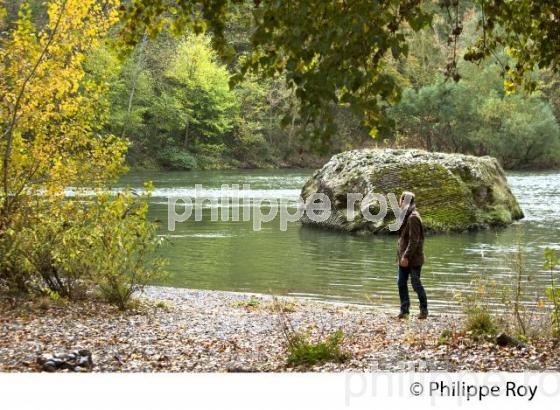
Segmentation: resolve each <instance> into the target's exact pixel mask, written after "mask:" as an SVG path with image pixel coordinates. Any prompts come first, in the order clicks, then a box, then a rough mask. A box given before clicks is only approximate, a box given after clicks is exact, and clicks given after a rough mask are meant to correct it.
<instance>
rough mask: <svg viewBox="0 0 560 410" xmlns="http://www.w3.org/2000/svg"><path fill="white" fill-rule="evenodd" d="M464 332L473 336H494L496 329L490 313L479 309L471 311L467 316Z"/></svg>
mask: <svg viewBox="0 0 560 410" xmlns="http://www.w3.org/2000/svg"><path fill="white" fill-rule="evenodd" d="M465 330H467V331H468V332H471V333H472V334H473V335H475V336H482V335H495V334H496V332H497V327H496V325H495V323H494V318H493V317H492V316H491V315H490V313H488V312H486V311H483V310H480V309H473V310H471V311H470V312H468V314H467V319H466V323H465Z"/></svg>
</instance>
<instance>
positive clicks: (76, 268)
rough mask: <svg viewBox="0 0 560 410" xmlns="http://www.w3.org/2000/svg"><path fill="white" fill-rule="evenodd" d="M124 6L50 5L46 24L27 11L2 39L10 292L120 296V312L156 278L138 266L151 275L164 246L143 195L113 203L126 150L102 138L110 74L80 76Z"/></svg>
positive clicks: (80, 1) (2, 257) (0, 121)
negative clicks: (93, 289)
mask: <svg viewBox="0 0 560 410" xmlns="http://www.w3.org/2000/svg"><path fill="white" fill-rule="evenodd" d="M117 6H118V0H105V1H99V0H51V1H49V2H47V3H46V4H45V7H46V13H47V16H46V18H44V19H35V18H34V16H33V11H32V7H31V3H29V2H25V1H24V2H22V4H21V6H20V8H19V17H18V18H17V21H16V23H15V25H14V26H13V27H10V28H9V30H8V32H7V33H6V35H4V36H3V37H2V38H0V95H1V96H2V97H1V99H0V130H1V140H0V155H1V156H2V161H1V164H0V174H1V175H2V183H1V185H0V286H2V287H4V286H7V287H8V289H10V290H12V291H25V292H27V291H32V290H33V291H39V292H42V291H45V289H48V290H49V291H50V292H56V293H58V294H59V295H60V296H63V297H69V298H73V297H79V296H83V294H84V287H86V288H87V286H91V285H99V286H101V287H102V290H103V291H104V294H105V295H106V296H107V297H108V298H109V299H111V297H112V296H113V294H114V292H117V293H118V294H119V295H121V296H123V297H119V298H118V300H116V299H111V301H113V302H115V303H117V304H119V306H120V307H124V306H125V304H126V302H127V300H128V298H129V297H130V294H131V293H132V292H133V291H135V290H137V289H138V286H139V285H140V286H142V284H144V283H145V281H146V280H147V278H151V277H152V276H153V275H154V274H158V272H159V269H158V268H157V266H156V265H157V264H156V265H153V269H146V270H143V269H139V268H138V266H139V265H144V264H145V265H146V266H148V265H151V262H149V260H148V258H149V257H150V255H149V253H150V251H151V250H153V249H154V248H155V246H157V244H158V239H157V237H156V236H155V226H154V224H152V223H150V222H148V220H147V218H146V209H147V208H146V199H147V197H146V196H145V195H141V198H140V199H135V198H134V197H133V195H132V193H130V192H124V193H122V194H120V195H119V196H118V197H117V198H112V197H110V195H109V193H107V190H108V189H109V187H110V184H111V183H112V182H113V181H114V180H115V179H116V178H117V177H118V176H120V175H121V174H122V173H123V172H124V170H125V167H124V155H125V152H126V149H127V145H128V144H127V141H126V140H124V139H121V138H118V137H115V136H114V135H111V134H109V133H107V132H105V131H106V127H105V124H106V121H107V118H108V106H107V99H106V86H107V80H108V78H110V76H111V73H110V71H106V72H104V71H99V72H97V76H94V75H89V74H88V73H87V72H86V67H85V66H86V64H85V61H86V58H87V55H88V53H91V52H94V51H95V50H96V49H97V48H99V47H100V46H101V43H102V41H103V39H104V37H105V36H106V34H107V32H108V30H109V29H110V28H111V27H112V26H113V25H114V24H115V23H116V22H117V20H118V14H117ZM0 14H4V13H0ZM42 20H44V25H41V23H37V22H35V21H39V22H40V21H42ZM69 190H70V191H69ZM92 191H93V193H92V194H91V192H92ZM148 191H149V187H148ZM68 195H70V196H73V198H72V199H68V198H67V196H68ZM109 261H111V262H110V263H109ZM107 289H109V290H112V291H113V292H109V291H107ZM129 291H130V292H129Z"/></svg>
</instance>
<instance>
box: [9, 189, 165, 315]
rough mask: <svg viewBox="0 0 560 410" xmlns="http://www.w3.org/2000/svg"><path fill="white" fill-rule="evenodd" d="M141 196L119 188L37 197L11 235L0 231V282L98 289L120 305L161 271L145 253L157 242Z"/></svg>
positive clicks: (66, 290) (30, 289)
mask: <svg viewBox="0 0 560 410" xmlns="http://www.w3.org/2000/svg"><path fill="white" fill-rule="evenodd" d="M147 198H148V197H147V196H144V197H141V198H140V199H137V198H134V197H133V195H132V194H131V193H130V192H124V193H121V194H119V195H117V197H112V196H111V195H110V194H109V193H101V194H97V195H96V196H95V197H93V198H89V199H88V200H87V201H86V200H83V199H80V200H77V199H75V200H65V199H61V200H60V201H43V202H41V201H38V203H37V206H36V208H35V209H34V215H33V218H32V219H28V220H27V223H26V224H25V225H21V226H18V230H19V234H18V235H17V237H14V238H15V239H16V240H13V241H11V243H10V242H9V239H11V238H7V237H6V235H4V236H2V237H0V248H3V249H6V250H8V251H9V252H7V253H4V254H3V257H2V258H1V260H0V272H1V273H0V281H2V282H3V283H4V285H5V286H6V287H7V288H8V289H11V290H14V289H17V290H19V291H21V292H27V293H36V294H45V293H46V294H48V295H58V296H60V297H63V298H68V299H79V298H82V297H84V296H86V295H87V293H91V292H92V291H94V290H99V291H100V292H101V294H102V295H103V297H104V298H105V299H106V300H107V301H108V302H110V303H113V304H115V305H116V306H118V307H119V308H120V309H126V308H127V307H128V304H129V302H130V298H131V296H132V295H133V294H134V293H135V292H138V291H141V290H142V289H143V288H144V286H145V285H146V284H147V283H149V282H151V281H154V280H156V279H157V278H160V277H161V275H162V261H161V260H159V259H157V258H152V256H151V254H152V253H153V251H154V250H155V249H156V248H157V247H158V246H159V244H160V243H161V242H160V238H158V237H157V236H156V226H155V225H154V224H153V223H150V222H149V221H148V220H147V210H148V204H147ZM6 238H7V239H8V241H6ZM8 243H9V246H8ZM55 297H56V296H55Z"/></svg>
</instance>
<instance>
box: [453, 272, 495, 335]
mask: <svg viewBox="0 0 560 410" xmlns="http://www.w3.org/2000/svg"><path fill="white" fill-rule="evenodd" d="M496 295H497V284H496V283H495V282H493V281H488V280H485V279H483V278H482V277H480V276H477V277H475V278H474V279H473V280H472V281H471V284H470V289H469V291H468V292H464V293H459V294H457V299H458V301H459V303H460V304H461V306H462V308H463V311H464V313H465V323H464V328H465V330H466V331H468V332H471V334H472V335H473V336H483V335H494V334H495V333H496V332H497V326H496V323H495V319H494V317H493V315H492V309H491V305H492V302H493V299H495V297H496Z"/></svg>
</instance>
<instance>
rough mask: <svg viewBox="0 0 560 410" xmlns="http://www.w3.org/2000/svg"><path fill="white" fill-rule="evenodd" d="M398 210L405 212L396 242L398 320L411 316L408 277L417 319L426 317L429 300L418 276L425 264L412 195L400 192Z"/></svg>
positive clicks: (418, 219)
mask: <svg viewBox="0 0 560 410" xmlns="http://www.w3.org/2000/svg"><path fill="white" fill-rule="evenodd" d="M399 206H400V207H401V208H403V207H406V213H405V217H404V220H403V223H402V225H401V228H400V229H399V240H398V243H397V257H398V264H399V277H398V281H397V284H398V287H399V297H400V299H401V311H400V314H399V316H398V318H399V319H405V318H407V317H408V315H409V313H410V297H409V295H408V277H409V276H410V278H411V282H412V288H413V289H414V291H415V292H416V294H417V295H418V300H419V302H420V315H418V319H426V318H427V317H428V299H427V297H426V291H425V290H424V286H422V282H421V281H420V273H421V272H422V265H423V264H424V226H423V225H422V219H421V218H420V214H419V213H418V211H417V210H416V203H415V198H414V194H413V193H412V192H407V191H405V192H403V193H402V195H401V199H400V201H399Z"/></svg>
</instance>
